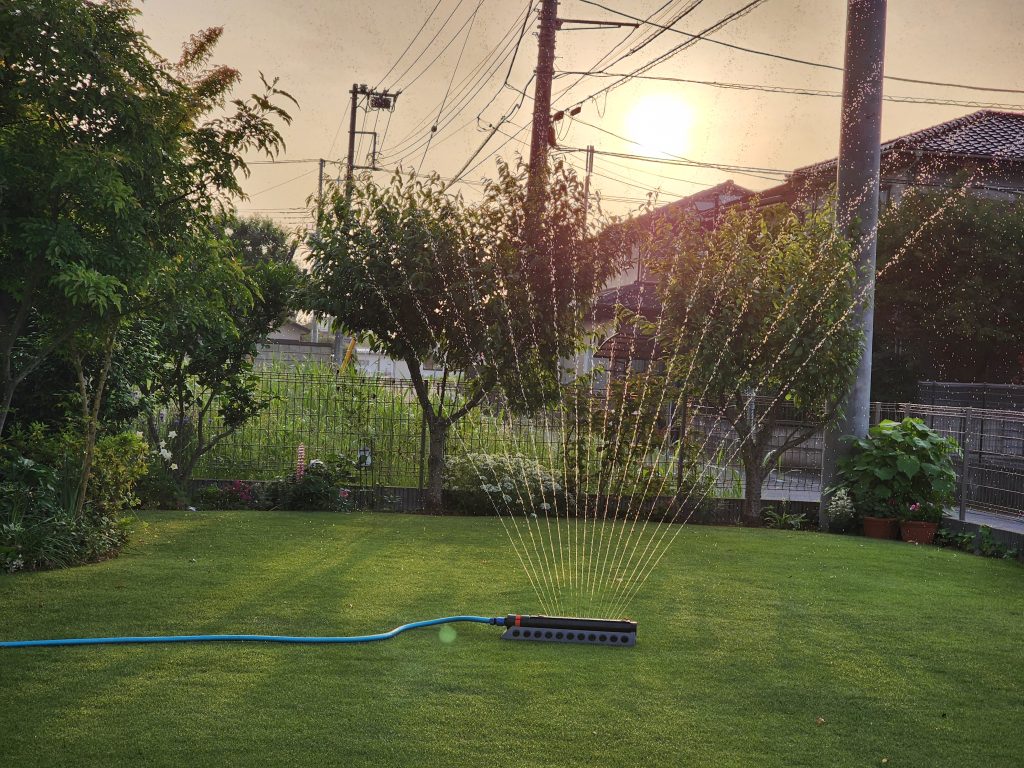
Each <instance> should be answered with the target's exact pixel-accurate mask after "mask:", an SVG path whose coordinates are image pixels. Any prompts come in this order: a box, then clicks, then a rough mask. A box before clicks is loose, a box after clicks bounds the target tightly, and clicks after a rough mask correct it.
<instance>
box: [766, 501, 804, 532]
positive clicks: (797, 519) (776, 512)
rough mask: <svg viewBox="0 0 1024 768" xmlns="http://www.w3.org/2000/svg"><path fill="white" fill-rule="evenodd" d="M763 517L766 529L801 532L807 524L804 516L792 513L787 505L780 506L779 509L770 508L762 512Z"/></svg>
mask: <svg viewBox="0 0 1024 768" xmlns="http://www.w3.org/2000/svg"><path fill="white" fill-rule="evenodd" d="M761 517H762V519H763V520H764V525H765V527H766V528H784V529H788V530H792V531H799V530H800V529H801V528H803V527H804V525H805V524H806V523H807V517H806V516H805V515H804V514H802V513H801V514H797V513H796V512H790V511H789V510H788V509H787V507H786V505H785V504H782V505H780V506H779V508H778V509H772V508H770V507H768V508H765V509H763V510H761Z"/></svg>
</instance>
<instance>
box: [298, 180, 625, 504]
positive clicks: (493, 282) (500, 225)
mask: <svg viewBox="0 0 1024 768" xmlns="http://www.w3.org/2000/svg"><path fill="white" fill-rule="evenodd" d="M525 190H526V170H525V167H523V166H522V165H520V166H518V167H516V168H510V167H508V166H505V165H499V178H498V180H497V181H496V182H494V183H491V184H489V185H488V188H487V190H486V193H485V197H484V201H483V202H482V203H481V204H480V205H478V206H474V207H470V206H467V205H466V204H465V203H464V201H463V200H462V199H461V197H458V196H453V195H450V194H447V192H446V188H445V186H444V185H443V184H442V182H441V180H440V179H439V178H438V177H436V176H434V177H431V178H429V179H427V180H425V181H424V180H417V179H416V177H415V176H414V175H411V174H410V175H409V176H404V175H402V174H401V173H396V174H395V176H394V177H393V178H392V180H391V182H390V184H389V185H387V186H385V187H379V186H377V185H376V184H374V183H373V182H372V180H370V179H368V178H364V179H362V180H358V181H357V183H356V184H355V185H354V187H353V189H352V194H351V196H349V195H347V194H346V192H345V190H343V189H334V190H331V191H330V193H329V194H328V196H327V200H326V202H325V203H324V205H323V206H322V209H321V212H320V215H319V226H318V229H317V231H318V234H317V235H315V236H313V237H312V238H311V240H310V242H309V248H310V259H311V262H312V280H313V289H312V297H311V300H310V304H311V306H310V307H309V308H310V309H313V310H315V311H318V312H322V313H324V314H330V315H333V316H335V317H336V318H337V319H338V321H339V322H340V323H341V325H342V326H344V327H345V328H346V329H347V330H349V331H350V332H352V333H356V334H363V335H366V336H368V337H369V339H370V341H371V343H372V345H373V346H374V348H375V349H376V350H378V351H380V352H383V353H384V354H387V355H388V356H390V357H393V358H395V359H399V360H403V361H404V362H405V363H406V365H407V366H408V368H409V375H410V378H411V379H412V383H413V387H414V389H415V391H416V396H417V399H418V401H419V403H420V406H421V407H422V409H423V414H424V418H425V420H426V424H427V429H428V430H429V433H430V453H429V459H428V468H429V488H428V497H427V501H428V505H429V506H430V507H432V508H434V509H440V507H441V494H442V488H443V482H444V469H445V446H446V441H447V438H448V433H449V431H450V429H451V427H452V425H453V424H455V423H456V422H458V421H459V420H460V419H461V418H463V417H464V416H465V415H466V414H467V413H469V412H470V411H471V410H472V409H473V408H475V407H476V406H478V405H479V404H480V403H481V401H482V400H483V399H484V397H485V396H487V395H488V393H491V392H496V393H498V394H500V396H501V398H502V399H503V400H504V401H506V402H507V404H508V405H509V406H510V407H511V408H514V409H519V410H528V409H530V408H535V407H538V406H540V405H542V404H544V403H546V402H552V401H553V400H555V399H557V397H558V390H559V373H560V371H559V361H560V359H561V358H564V357H568V356H570V355H571V354H572V353H574V352H575V350H576V347H577V346H578V344H579V343H580V338H581V328H582V320H583V318H584V316H585V312H586V308H587V306H588V305H589V303H590V301H591V300H592V299H593V297H594V295H595V294H596V292H597V290H598V288H599V287H600V286H601V285H602V284H603V283H604V281H605V279H606V278H607V276H608V275H609V274H610V272H611V270H612V269H613V268H614V266H615V264H616V262H617V259H619V258H620V257H621V251H618V250H616V249H615V248H614V247H609V244H608V242H606V241H602V240H598V239H597V238H592V237H589V236H588V235H587V233H586V232H585V231H584V229H583V227H582V225H581V222H582V221H583V217H582V205H583V198H582V190H581V189H580V185H579V183H578V182H577V180H576V178H575V176H574V175H573V174H572V172H571V170H569V169H568V168H567V167H565V166H562V165H557V166H555V167H554V168H553V169H552V173H551V174H550V177H549V185H548V190H547V191H548V194H547V197H546V206H545V212H544V216H543V218H542V219H541V221H542V231H541V233H540V236H539V237H535V238H534V239H532V240H531V241H530V243H527V238H526V230H525V221H526V217H525V207H526V192H525ZM534 243H536V245H534ZM428 359H430V360H433V361H436V363H438V364H439V365H440V366H441V368H442V369H443V372H444V373H443V376H442V378H441V380H440V382H439V386H438V387H437V396H432V392H431V389H432V388H431V386H430V384H429V382H428V381H426V380H425V378H424V375H423V363H424V361H425V360H428ZM451 377H458V378H460V379H462V380H463V381H464V383H465V387H466V392H467V394H466V395H465V397H464V399H460V400H455V401H452V402H448V399H447V397H446V396H447V395H448V394H449V391H448V386H449V384H450V379H451Z"/></svg>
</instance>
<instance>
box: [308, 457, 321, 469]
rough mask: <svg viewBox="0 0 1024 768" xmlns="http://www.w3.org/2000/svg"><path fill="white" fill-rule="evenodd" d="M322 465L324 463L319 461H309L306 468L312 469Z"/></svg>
mask: <svg viewBox="0 0 1024 768" xmlns="http://www.w3.org/2000/svg"><path fill="white" fill-rule="evenodd" d="M323 465H324V463H323V462H322V461H320V459H310V461H309V463H308V464H307V465H306V466H307V467H309V468H310V469H312V468H313V467H322V466H323Z"/></svg>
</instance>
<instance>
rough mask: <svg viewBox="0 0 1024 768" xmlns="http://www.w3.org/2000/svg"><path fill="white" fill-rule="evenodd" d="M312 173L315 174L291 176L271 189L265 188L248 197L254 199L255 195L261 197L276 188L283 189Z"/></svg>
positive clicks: (309, 174)
mask: <svg viewBox="0 0 1024 768" xmlns="http://www.w3.org/2000/svg"><path fill="white" fill-rule="evenodd" d="M314 173H316V171H304V172H303V173H300V174H299V175H298V176H293V177H292V178H290V179H288V180H287V181H282V182H281V183H280V184H274V185H273V186H272V187H267V188H266V189H261V190H260V191H259V192H253V193H252V194H251V195H249V197H250V198H253V197H256V195H262V194H263V193H264V192H269V191H270V190H272V189H277V188H278V187H283V186H284V185H285V184H291V183H292V182H293V181H298V180H299V179H302V178H305V177H306V176H311V175H312V174H314Z"/></svg>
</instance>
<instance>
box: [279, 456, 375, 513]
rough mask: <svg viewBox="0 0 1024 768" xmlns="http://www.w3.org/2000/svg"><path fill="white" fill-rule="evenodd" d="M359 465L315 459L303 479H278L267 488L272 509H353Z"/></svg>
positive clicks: (342, 460)
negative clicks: (356, 466) (352, 486)
mask: <svg viewBox="0 0 1024 768" xmlns="http://www.w3.org/2000/svg"><path fill="white" fill-rule="evenodd" d="M355 475H356V469H355V464H354V463H353V462H352V461H350V460H348V459H345V458H343V457H340V456H339V457H335V458H334V459H331V460H330V461H326V462H325V461H321V460H319V459H313V460H312V461H310V462H309V464H307V465H306V467H305V471H304V472H303V473H302V475H301V476H299V477H294V476H293V477H288V478H284V479H280V480H275V481H273V482H272V483H269V484H268V485H267V487H266V493H265V497H266V505H267V506H269V508H271V509H287V510H328V511H341V510H344V509H348V508H350V507H351V506H352V504H353V501H354V498H353V496H352V490H351V485H352V480H353V479H354V478H355Z"/></svg>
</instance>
